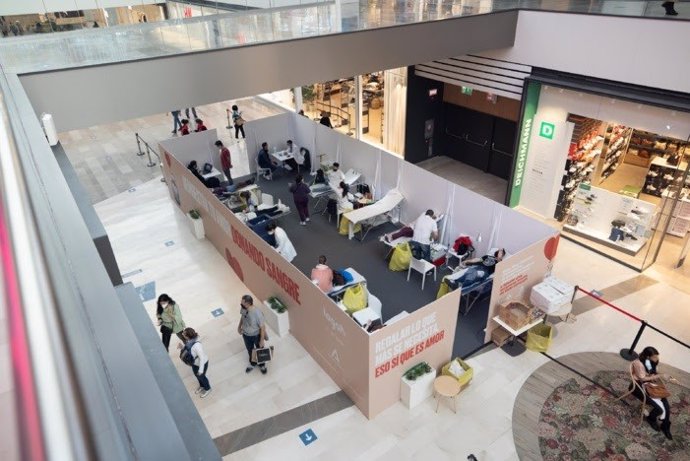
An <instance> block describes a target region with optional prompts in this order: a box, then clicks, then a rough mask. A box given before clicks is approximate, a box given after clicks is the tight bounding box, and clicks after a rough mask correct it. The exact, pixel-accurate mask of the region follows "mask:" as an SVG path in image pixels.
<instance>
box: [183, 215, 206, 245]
mask: <svg viewBox="0 0 690 461" xmlns="http://www.w3.org/2000/svg"><path fill="white" fill-rule="evenodd" d="M187 219H188V220H189V224H190V227H191V229H192V233H194V236H195V237H196V238H198V239H199V240H201V239H202V238H204V237H206V233H205V232H204V221H203V220H202V219H201V213H199V210H195V209H192V210H189V213H187Z"/></svg>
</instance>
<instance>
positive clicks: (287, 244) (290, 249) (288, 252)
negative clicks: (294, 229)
mask: <svg viewBox="0 0 690 461" xmlns="http://www.w3.org/2000/svg"><path fill="white" fill-rule="evenodd" d="M266 231H268V235H272V236H273V237H275V239H276V251H278V253H280V254H281V255H283V258H285V259H287V260H288V262H291V261H292V260H293V259H295V256H297V251H296V250H295V247H294V246H292V242H291V241H290V239H289V238H288V236H287V234H286V233H285V231H284V230H283V228H282V227H278V226H277V225H276V222H275V221H271V222H270V223H268V226H266Z"/></svg>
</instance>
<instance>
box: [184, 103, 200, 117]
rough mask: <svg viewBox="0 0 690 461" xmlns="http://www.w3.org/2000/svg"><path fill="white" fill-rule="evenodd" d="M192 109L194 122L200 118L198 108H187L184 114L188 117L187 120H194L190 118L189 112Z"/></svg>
mask: <svg viewBox="0 0 690 461" xmlns="http://www.w3.org/2000/svg"><path fill="white" fill-rule="evenodd" d="M190 109H191V110H192V115H193V116H194V120H196V119H198V118H199V116H198V115H196V107H194V106H192V107H187V108H186V109H185V110H184V114H185V115H186V116H187V120H191V119H192V118H191V117H190V116H189V110H190Z"/></svg>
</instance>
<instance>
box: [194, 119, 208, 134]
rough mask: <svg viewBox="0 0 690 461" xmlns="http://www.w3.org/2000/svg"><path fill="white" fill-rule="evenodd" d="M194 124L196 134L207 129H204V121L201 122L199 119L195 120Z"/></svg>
mask: <svg viewBox="0 0 690 461" xmlns="http://www.w3.org/2000/svg"><path fill="white" fill-rule="evenodd" d="M195 122H196V130H194V131H195V132H197V133H198V132H199V131H206V130H207V129H208V128H206V125H204V121H203V120H201V119H200V118H198V119H196V120H195Z"/></svg>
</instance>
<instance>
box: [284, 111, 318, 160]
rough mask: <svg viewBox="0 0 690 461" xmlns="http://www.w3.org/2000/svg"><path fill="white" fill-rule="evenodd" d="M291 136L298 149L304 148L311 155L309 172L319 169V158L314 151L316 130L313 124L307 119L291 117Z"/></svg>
mask: <svg viewBox="0 0 690 461" xmlns="http://www.w3.org/2000/svg"><path fill="white" fill-rule="evenodd" d="M291 121H292V123H291V126H292V136H293V137H294V138H293V141H294V142H295V143H297V145H298V146H299V147H304V148H306V149H308V150H309V154H310V155H311V171H312V173H313V172H315V171H316V170H317V169H318V168H319V157H318V155H317V151H316V128H315V127H314V122H313V121H312V120H310V119H309V118H308V117H303V116H301V115H299V116H293V117H292V120H291Z"/></svg>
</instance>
